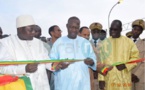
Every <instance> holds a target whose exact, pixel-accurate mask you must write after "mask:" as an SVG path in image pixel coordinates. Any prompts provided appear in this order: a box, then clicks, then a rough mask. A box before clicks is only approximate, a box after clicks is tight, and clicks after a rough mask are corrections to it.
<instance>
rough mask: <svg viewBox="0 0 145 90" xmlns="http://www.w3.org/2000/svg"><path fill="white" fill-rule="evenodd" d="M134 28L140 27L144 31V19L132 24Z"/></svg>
mask: <svg viewBox="0 0 145 90" xmlns="http://www.w3.org/2000/svg"><path fill="white" fill-rule="evenodd" d="M133 26H140V27H142V28H143V30H144V29H145V22H144V20H142V19H137V20H135V21H134V22H133V23H132V27H133Z"/></svg>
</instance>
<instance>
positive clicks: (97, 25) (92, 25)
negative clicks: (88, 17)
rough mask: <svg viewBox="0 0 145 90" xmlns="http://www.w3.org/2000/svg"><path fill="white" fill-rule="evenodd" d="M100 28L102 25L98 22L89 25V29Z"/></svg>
mask: <svg viewBox="0 0 145 90" xmlns="http://www.w3.org/2000/svg"><path fill="white" fill-rule="evenodd" d="M102 28H103V26H102V25H101V24H100V23H98V22H94V23H92V24H91V25H90V29H91V30H102Z"/></svg>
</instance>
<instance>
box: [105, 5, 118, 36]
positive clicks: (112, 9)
mask: <svg viewBox="0 0 145 90" xmlns="http://www.w3.org/2000/svg"><path fill="white" fill-rule="evenodd" d="M117 4H120V2H117V3H116V4H115V5H113V7H112V8H111V10H110V11H109V14H108V32H107V33H108V34H109V28H110V15H111V12H112V10H113V8H114V7H115V6H116V5H117Z"/></svg>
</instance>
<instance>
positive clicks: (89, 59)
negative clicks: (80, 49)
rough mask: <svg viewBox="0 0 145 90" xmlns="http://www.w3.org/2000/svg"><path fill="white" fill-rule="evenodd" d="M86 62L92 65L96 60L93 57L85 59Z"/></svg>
mask: <svg viewBox="0 0 145 90" xmlns="http://www.w3.org/2000/svg"><path fill="white" fill-rule="evenodd" d="M84 63H85V64H87V65H90V66H93V65H94V61H93V60H92V59H91V58H86V59H85V60H84Z"/></svg>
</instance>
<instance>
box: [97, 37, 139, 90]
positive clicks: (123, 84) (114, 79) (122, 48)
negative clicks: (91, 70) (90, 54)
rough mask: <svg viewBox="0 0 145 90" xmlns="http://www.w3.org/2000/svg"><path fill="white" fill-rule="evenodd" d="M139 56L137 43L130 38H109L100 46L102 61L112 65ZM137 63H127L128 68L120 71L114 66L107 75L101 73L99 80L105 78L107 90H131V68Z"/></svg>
mask: <svg viewBox="0 0 145 90" xmlns="http://www.w3.org/2000/svg"><path fill="white" fill-rule="evenodd" d="M138 58H139V51H138V49H137V47H136V45H135V44H134V43H133V41H131V40H130V39H129V38H127V37H124V36H121V37H119V38H115V39H114V38H112V37H110V38H108V39H106V40H104V41H103V42H102V45H101V47H100V59H101V62H102V63H104V64H107V65H112V64H114V63H116V62H127V61H131V60H136V59H138ZM135 66H136V64H126V69H124V70H122V71H119V70H118V69H117V68H116V67H113V69H112V70H111V71H109V72H108V73H107V75H106V76H105V77H103V76H101V75H99V80H105V84H106V85H105V90H131V70H132V69H133V68H134V67H135Z"/></svg>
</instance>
